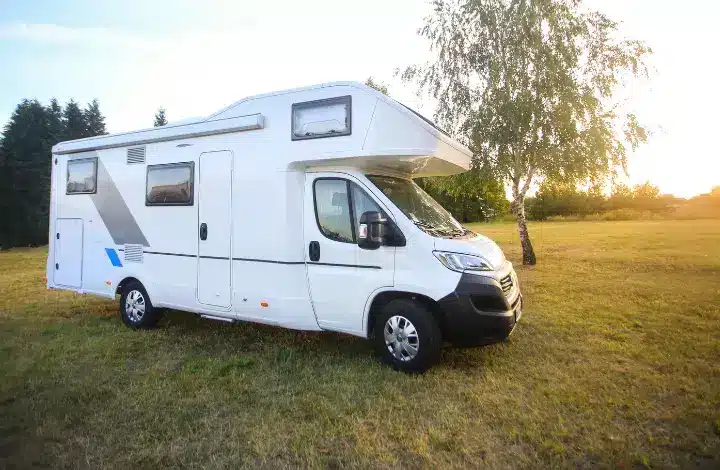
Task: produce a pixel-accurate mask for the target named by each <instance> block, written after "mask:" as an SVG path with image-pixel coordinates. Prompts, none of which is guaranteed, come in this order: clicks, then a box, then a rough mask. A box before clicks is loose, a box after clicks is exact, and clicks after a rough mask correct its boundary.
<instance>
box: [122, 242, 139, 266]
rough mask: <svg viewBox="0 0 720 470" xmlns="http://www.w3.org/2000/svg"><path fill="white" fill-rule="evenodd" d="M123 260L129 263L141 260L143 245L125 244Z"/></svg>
mask: <svg viewBox="0 0 720 470" xmlns="http://www.w3.org/2000/svg"><path fill="white" fill-rule="evenodd" d="M125 261H127V262H129V263H142V262H143V246H142V245H125Z"/></svg>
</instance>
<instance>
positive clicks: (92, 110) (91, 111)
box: [83, 100, 107, 137]
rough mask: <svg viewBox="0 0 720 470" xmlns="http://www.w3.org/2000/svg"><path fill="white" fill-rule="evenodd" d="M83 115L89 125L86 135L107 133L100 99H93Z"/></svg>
mask: <svg viewBox="0 0 720 470" xmlns="http://www.w3.org/2000/svg"><path fill="white" fill-rule="evenodd" d="M83 117H84V118H85V125H86V127H87V129H86V131H85V132H86V134H87V135H86V137H91V136H95V135H104V134H107V131H106V130H105V116H103V115H102V113H101V112H100V104H99V103H98V100H92V102H91V103H90V104H88V106H87V108H86V109H85V111H84V112H83Z"/></svg>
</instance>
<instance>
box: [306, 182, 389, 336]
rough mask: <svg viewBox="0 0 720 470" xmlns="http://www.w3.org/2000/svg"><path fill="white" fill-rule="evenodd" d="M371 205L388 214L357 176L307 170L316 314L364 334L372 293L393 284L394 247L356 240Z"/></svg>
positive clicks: (323, 321) (331, 326)
mask: <svg viewBox="0 0 720 470" xmlns="http://www.w3.org/2000/svg"><path fill="white" fill-rule="evenodd" d="M366 211H381V212H384V213H386V214H387V211H384V210H383V209H382V207H381V206H380V205H379V204H378V203H377V202H376V201H375V200H374V199H373V198H372V196H370V193H369V192H368V191H367V190H366V189H365V188H364V185H363V184H362V183H361V182H359V181H357V180H356V179H355V178H353V177H351V176H349V175H345V174H338V173H308V174H307V175H306V180H305V202H304V221H305V223H304V226H305V228H304V231H305V262H306V265H307V273H308V282H309V287H310V295H311V298H312V304H313V308H314V310H315V316H316V318H317V321H318V324H319V325H320V327H322V328H324V329H328V330H336V331H344V332H348V333H355V334H364V331H365V325H363V324H362V323H363V313H364V311H365V305H366V303H367V301H368V299H369V298H370V296H371V295H372V294H373V292H375V291H376V290H377V289H380V288H383V287H390V286H392V285H393V278H394V271H395V248H394V247H386V246H381V247H380V248H378V249H376V250H365V249H362V248H360V247H358V245H357V232H358V221H359V219H360V216H361V215H362V213H363V212H366Z"/></svg>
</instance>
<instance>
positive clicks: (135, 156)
mask: <svg viewBox="0 0 720 470" xmlns="http://www.w3.org/2000/svg"><path fill="white" fill-rule="evenodd" d="M127 163H128V165H132V164H134V163H145V147H133V148H131V149H128V150H127Z"/></svg>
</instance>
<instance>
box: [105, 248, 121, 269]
mask: <svg viewBox="0 0 720 470" xmlns="http://www.w3.org/2000/svg"><path fill="white" fill-rule="evenodd" d="M105 253H107V255H108V258H110V262H111V263H112V265H113V266H117V267H118V268H122V263H121V262H120V258H119V257H118V254H117V251H115V249H114V248H105Z"/></svg>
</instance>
